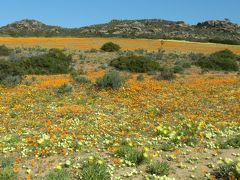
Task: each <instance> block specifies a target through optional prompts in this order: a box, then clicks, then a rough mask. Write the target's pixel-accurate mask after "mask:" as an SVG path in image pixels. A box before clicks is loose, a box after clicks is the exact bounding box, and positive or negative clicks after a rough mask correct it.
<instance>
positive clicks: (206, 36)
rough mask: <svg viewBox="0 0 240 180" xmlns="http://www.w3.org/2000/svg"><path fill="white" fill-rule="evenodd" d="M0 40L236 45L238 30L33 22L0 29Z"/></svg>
mask: <svg viewBox="0 0 240 180" xmlns="http://www.w3.org/2000/svg"><path fill="white" fill-rule="evenodd" d="M0 35H1V36H24V37H26V36H27V37H29V36H46V37H52V36H60V37H62V36H63V37H65V36H71V37H129V38H165V39H182V40H190V41H212V40H213V41H220V42H221V41H222V42H224V41H229V42H235V43H237V42H240V26H239V25H238V24H234V23H232V22H230V21H228V20H226V21H220V20H214V21H213V20H212V21H205V22H201V23H198V24H197V25H188V24H186V23H185V22H183V21H166V20H161V19H143V20H112V21H111V22H109V23H106V24H98V25H92V26H87V27H82V28H62V27H58V26H49V25H46V24H43V23H41V22H39V21H36V20H22V21H17V22H14V23H12V24H9V25H7V26H4V27H1V28H0Z"/></svg>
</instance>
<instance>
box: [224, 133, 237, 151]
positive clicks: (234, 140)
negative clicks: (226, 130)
mask: <svg viewBox="0 0 240 180" xmlns="http://www.w3.org/2000/svg"><path fill="white" fill-rule="evenodd" d="M229 147H233V148H240V135H236V136H234V137H231V138H229V139H227V140H226V141H221V142H220V148H223V149H225V148H229Z"/></svg>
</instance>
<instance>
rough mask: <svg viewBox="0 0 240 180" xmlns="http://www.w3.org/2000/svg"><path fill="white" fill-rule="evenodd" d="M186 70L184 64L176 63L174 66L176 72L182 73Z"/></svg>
mask: <svg viewBox="0 0 240 180" xmlns="http://www.w3.org/2000/svg"><path fill="white" fill-rule="evenodd" d="M183 71H184V68H183V67H182V66H179V65H176V66H174V67H173V72H174V73H182V72H183Z"/></svg>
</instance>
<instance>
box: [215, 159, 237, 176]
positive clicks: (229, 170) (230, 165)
mask: <svg viewBox="0 0 240 180" xmlns="http://www.w3.org/2000/svg"><path fill="white" fill-rule="evenodd" d="M212 175H213V176H214V177H215V178H216V179H223V180H228V179H240V161H232V160H230V159H225V160H224V161H223V162H222V163H221V164H220V165H219V167H218V168H216V169H214V171H213V172H212ZM231 177H232V178H231ZM233 177H234V178H233Z"/></svg>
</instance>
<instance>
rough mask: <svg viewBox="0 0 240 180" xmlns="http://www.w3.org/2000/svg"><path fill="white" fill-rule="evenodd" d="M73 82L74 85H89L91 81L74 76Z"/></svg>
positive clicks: (83, 77)
mask: <svg viewBox="0 0 240 180" xmlns="http://www.w3.org/2000/svg"><path fill="white" fill-rule="evenodd" d="M73 81H74V82H75V83H78V84H89V83H91V81H90V80H88V79H87V78H86V77H85V76H80V75H77V76H74V77H73Z"/></svg>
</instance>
